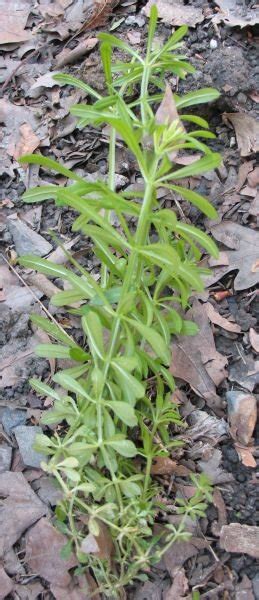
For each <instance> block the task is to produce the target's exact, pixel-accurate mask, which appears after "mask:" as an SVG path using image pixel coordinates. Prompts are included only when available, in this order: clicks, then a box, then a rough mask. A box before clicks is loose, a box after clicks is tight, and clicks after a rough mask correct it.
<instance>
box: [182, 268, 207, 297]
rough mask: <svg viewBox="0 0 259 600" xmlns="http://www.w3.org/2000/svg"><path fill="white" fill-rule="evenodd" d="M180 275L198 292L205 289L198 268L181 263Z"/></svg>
mask: <svg viewBox="0 0 259 600" xmlns="http://www.w3.org/2000/svg"><path fill="white" fill-rule="evenodd" d="M179 276H180V277H181V278H182V279H183V280H184V281H187V283H189V284H190V285H191V286H192V287H193V288H194V289H195V290H197V291H198V292H203V291H204V285H203V282H202V280H201V278H200V276H199V274H198V271H197V268H195V267H192V266H189V265H187V264H183V263H181V265H180V267H179Z"/></svg>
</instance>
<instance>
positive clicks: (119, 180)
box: [115, 173, 129, 190]
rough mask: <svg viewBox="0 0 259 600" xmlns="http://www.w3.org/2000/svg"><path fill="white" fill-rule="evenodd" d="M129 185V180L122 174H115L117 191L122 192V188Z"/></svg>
mask: <svg viewBox="0 0 259 600" xmlns="http://www.w3.org/2000/svg"><path fill="white" fill-rule="evenodd" d="M127 183H129V178H128V177H126V176H125V175H121V174H120V173H115V189H116V190H120V189H121V188H122V187H124V186H125V185H127Z"/></svg>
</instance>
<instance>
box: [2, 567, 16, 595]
mask: <svg viewBox="0 0 259 600" xmlns="http://www.w3.org/2000/svg"><path fill="white" fill-rule="evenodd" d="M12 589H13V582H12V580H11V579H10V577H8V575H7V573H6V572H5V570H4V568H3V567H2V566H0V600H4V598H6V597H7V596H8V594H11V591H12Z"/></svg>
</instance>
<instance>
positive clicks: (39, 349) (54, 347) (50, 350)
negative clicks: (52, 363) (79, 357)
mask: <svg viewBox="0 0 259 600" xmlns="http://www.w3.org/2000/svg"><path fill="white" fill-rule="evenodd" d="M36 354H37V356H42V357H44V358H70V353H69V348H68V346H60V345H59V344H38V345H37V346H36Z"/></svg>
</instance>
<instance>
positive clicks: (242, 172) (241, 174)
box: [236, 160, 254, 192]
mask: <svg viewBox="0 0 259 600" xmlns="http://www.w3.org/2000/svg"><path fill="white" fill-rule="evenodd" d="M253 165H254V161H253V160H247V161H246V162H244V163H242V164H241V165H240V167H239V171H238V176H237V183H236V191H237V192H239V191H240V190H241V188H242V187H243V185H244V183H245V181H246V180H247V176H248V173H250V172H251V171H252V170H253Z"/></svg>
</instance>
